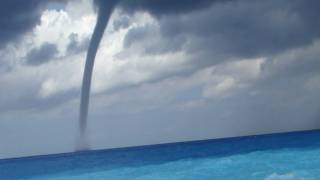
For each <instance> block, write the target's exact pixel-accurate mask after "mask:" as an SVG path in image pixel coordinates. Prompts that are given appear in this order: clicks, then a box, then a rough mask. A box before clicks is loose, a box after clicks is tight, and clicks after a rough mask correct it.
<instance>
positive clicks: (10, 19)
mask: <svg viewBox="0 0 320 180" xmlns="http://www.w3.org/2000/svg"><path fill="white" fill-rule="evenodd" d="M51 2H61V3H62V2H64V0H28V1H21V0H3V1H1V3H0V27H1V28H0V48H2V47H3V46H5V45H6V44H7V43H8V42H10V41H13V40H18V39H19V37H20V36H21V35H23V34H24V33H26V32H28V31H29V30H30V29H31V28H32V27H34V26H35V25H36V24H38V23H39V21H40V15H41V11H42V10H44V9H45V8H46V6H47V5H48V3H51ZM51 8H54V7H51Z"/></svg>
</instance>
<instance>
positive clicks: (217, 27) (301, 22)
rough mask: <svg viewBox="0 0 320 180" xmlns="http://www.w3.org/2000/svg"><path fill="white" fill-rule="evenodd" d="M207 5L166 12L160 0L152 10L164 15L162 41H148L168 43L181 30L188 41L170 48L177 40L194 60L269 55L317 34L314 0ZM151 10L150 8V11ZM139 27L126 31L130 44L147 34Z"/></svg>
mask: <svg viewBox="0 0 320 180" xmlns="http://www.w3.org/2000/svg"><path fill="white" fill-rule="evenodd" d="M179 2H180V1H179ZM150 3H151V2H150ZM173 4H175V3H173ZM154 6H156V4H155V5H154ZM152 7H153V6H152ZM173 7H175V6H173ZM208 7H209V8H207V9H203V10H202V11H197V12H192V11H191V10H190V11H187V10H188V8H186V9H183V10H184V11H182V12H183V13H182V14H171V15H170V13H167V14H166V12H167V11H169V10H165V9H163V11H161V10H162V8H161V6H160V7H159V8H158V9H156V10H155V11H154V12H157V13H160V12H163V13H164V14H166V15H167V16H163V17H161V18H160V19H159V25H160V31H161V39H162V40H161V41H162V42H160V41H159V42H155V44H153V45H150V46H152V47H154V48H155V47H157V46H158V47H159V49H162V47H163V46H165V47H170V46H172V44H171V42H175V41H174V39H177V38H180V39H181V36H184V37H185V39H187V40H188V41H186V42H185V44H179V43H178V44H177V46H180V47H178V48H176V49H181V46H182V47H183V48H184V50H185V52H187V53H189V54H195V53H197V54H199V57H201V58H198V61H200V60H201V59H205V61H211V62H208V63H215V62H217V61H219V60H223V59H226V58H230V57H235V58H253V57H259V56H272V55H275V54H278V53H282V52H284V51H286V50H289V49H292V48H298V47H303V46H307V45H310V44H312V43H313V42H314V41H315V40H316V39H318V38H319V36H320V19H319V18H318V16H317V15H318V14H319V13H318V10H317V8H316V7H320V2H319V1H316V0H311V1H303V0H293V1H289V0H282V1H273V0H271V1H264V2H261V1H252V0H235V1H223V2H220V3H215V4H212V6H208ZM169 9H170V8H169ZM154 12H153V10H151V13H154ZM142 28H143V27H140V29H139V33H137V32H135V33H132V32H130V31H129V33H128V34H127V36H128V37H126V39H128V40H130V41H129V42H130V44H133V43H135V42H137V43H138V42H139V41H141V40H143V38H141V37H142V34H148V30H150V29H152V28H150V27H145V29H142ZM133 31H137V30H136V29H135V30H133ZM163 43H164V44H163ZM125 47H128V46H125ZM146 48H148V47H146ZM154 48H151V49H154ZM172 48H173V49H175V48H174V47H172ZM168 51H170V50H169V49H168ZM153 52H154V51H149V52H147V53H153ZM199 63H201V62H199Z"/></svg>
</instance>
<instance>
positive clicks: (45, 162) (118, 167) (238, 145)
mask: <svg viewBox="0 0 320 180" xmlns="http://www.w3.org/2000/svg"><path fill="white" fill-rule="evenodd" d="M319 140H320V131H308V132H297V133H285V134H275V135H263V136H250V137H240V138H231V139H220V140H207V141H197V142H187V143H175V144H165V145H154V146H144V147H136V148H127V149H114V150H103V151H92V152H82V153H70V154H59V155H49V156H38V157H30V158H19V159H8V160H0V180H7V179H8V180H11V179H59V180H62V179H72V180H73V179H77V180H82V179H92V180H99V179H112V180H113V179H150V180H154V179H155V180H156V179H166V180H167V179H174V180H176V179H183V180H185V179H186V180H189V179H190V180H191V179H224V180H225V179H245V180H247V179H320V141H319Z"/></svg>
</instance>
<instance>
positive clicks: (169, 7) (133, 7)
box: [120, 0, 227, 17]
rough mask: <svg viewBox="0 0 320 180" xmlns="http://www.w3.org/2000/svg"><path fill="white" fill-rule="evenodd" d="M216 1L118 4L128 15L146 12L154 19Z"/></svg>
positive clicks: (140, 0)
mask: <svg viewBox="0 0 320 180" xmlns="http://www.w3.org/2000/svg"><path fill="white" fill-rule="evenodd" d="M218 1H222V0H198V1H194V0H180V1H171V0H136V1H131V0H122V1H121V2H120V7H122V8H123V9H124V10H125V11H127V12H129V13H134V12H135V11H148V12H150V13H151V14H152V15H154V16H156V17H161V16H163V15H167V14H178V13H186V12H190V11H196V10H200V9H205V8H208V7H210V6H211V5H212V4H213V3H214V2H218ZM225 1H227V0H225ZM222 2H223V1H222Z"/></svg>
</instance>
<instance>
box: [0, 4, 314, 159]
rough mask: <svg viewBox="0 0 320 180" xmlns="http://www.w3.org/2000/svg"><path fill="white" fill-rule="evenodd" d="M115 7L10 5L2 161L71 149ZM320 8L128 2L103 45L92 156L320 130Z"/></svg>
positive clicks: (2, 70) (1, 12)
mask: <svg viewBox="0 0 320 180" xmlns="http://www.w3.org/2000/svg"><path fill="white" fill-rule="evenodd" d="M104 5H105V4H103V3H101V2H100V1H95V2H93V1H92V0H69V1H67V0H43V1H38V0H30V1H20V0H3V1H1V6H0V27H1V28H0V86H1V88H0V159H1V158H11V157H21V156H31V155H40V154H51V153H61V152H72V151H74V149H75V144H76V142H75V141H76V138H77V132H78V118H79V104H80V89H81V82H82V74H83V70H84V64H85V58H86V51H87V49H88V45H89V42H90V38H91V35H92V33H93V29H94V26H95V23H96V19H97V9H99V8H101V6H104ZM319 7H320V2H319V1H318V0H308V1H305V0H268V1H259V0H199V1H193V0H181V1H171V0H136V1H129V0H122V1H119V2H118V4H117V6H116V7H115V9H114V11H113V13H112V16H111V18H110V21H109V24H108V26H107V29H106V30H105V33H104V36H103V39H102V41H101V44H100V47H99V49H98V53H97V55H96V62H95V66H94V71H93V79H92V89H91V97H90V107H89V116H88V140H89V142H90V147H91V149H106V148H114V147H127V146H137V145H146V144H159V143H168V142H179V141H190V140H202V139H212V138H221V137H233V136H243V135H252V134H265V133H274V132H287V131H297V130H308V129H319V128H320V103H319V102H320V93H319V92H320V71H319V69H320V59H319V57H320V19H319V11H318V9H319Z"/></svg>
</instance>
